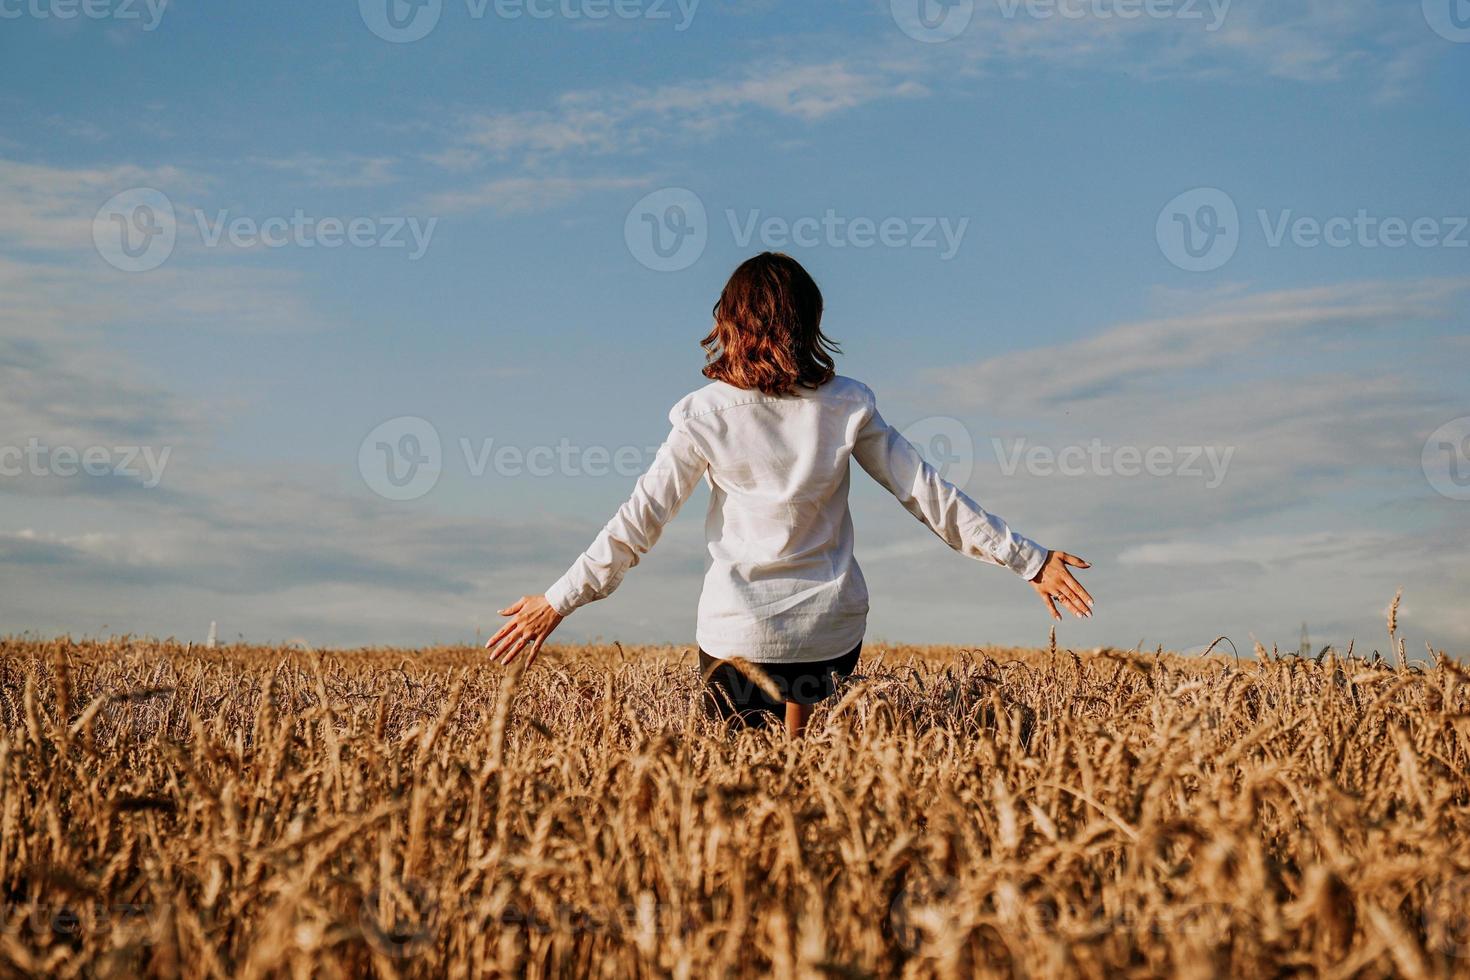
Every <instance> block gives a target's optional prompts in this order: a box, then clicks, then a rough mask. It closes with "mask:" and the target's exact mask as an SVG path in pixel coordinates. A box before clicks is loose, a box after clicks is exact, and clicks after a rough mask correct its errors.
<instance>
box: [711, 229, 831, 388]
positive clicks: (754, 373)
mask: <svg viewBox="0 0 1470 980" xmlns="http://www.w3.org/2000/svg"><path fill="white" fill-rule="evenodd" d="M700 345H701V346H702V347H703V348H704V350H705V354H706V356H707V358H708V363H706V364H705V366H704V376H705V377H707V378H710V379H712V380H714V381H724V382H725V383H727V384H731V385H734V386H735V387H737V388H746V389H755V390H758V391H761V392H764V393H765V394H767V395H789V394H792V393H793V392H795V391H796V389H797V387H798V386H799V387H803V388H818V387H820V386H822V385H824V384H826V383H827V382H828V381H831V380H832V376H833V375H834V374H835V373H836V364H835V363H834V362H833V360H832V355H833V354H834V353H839V350H838V347H837V345H836V344H835V343H833V342H832V341H831V340H830V339H828V338H827V337H826V336H825V335H824V334H823V333H822V291H821V290H820V289H818V288H817V284H816V283H815V282H814V281H813V280H812V277H811V276H810V275H808V274H807V271H806V270H805V269H803V268H802V267H801V264H800V263H798V262H797V261H796V260H795V259H793V258H792V257H791V256H789V255H782V254H781V253H779V252H762V253H761V254H760V255H757V256H755V257H754V258H751V259H747V260H745V261H744V262H742V263H741V264H740V268H738V269H736V270H735V274H734V275H732V276H731V277H730V281H729V282H727V283H725V289H724V291H723V292H721V293H720V300H719V302H718V303H716V304H715V326H714V329H713V330H711V331H710V332H709V336H707V337H705V338H704V339H703V340H702V341H700Z"/></svg>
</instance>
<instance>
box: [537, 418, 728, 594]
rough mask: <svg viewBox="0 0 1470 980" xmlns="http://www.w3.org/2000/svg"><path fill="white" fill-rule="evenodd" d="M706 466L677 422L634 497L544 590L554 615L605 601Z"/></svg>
mask: <svg viewBox="0 0 1470 980" xmlns="http://www.w3.org/2000/svg"><path fill="white" fill-rule="evenodd" d="M708 465H709V464H708V463H707V462H706V461H705V459H704V457H703V456H702V455H701V454H700V452H699V450H698V448H697V447H696V446H695V443H694V440H693V439H692V438H691V437H690V435H689V433H688V431H687V430H686V429H685V428H684V425H683V423H682V422H681V421H679V420H677V419H676V420H674V427H673V430H672V431H671V432H670V433H669V437H668V438H667V439H665V440H664V444H663V445H662V446H660V447H659V450H658V454H657V455H656V456H654V459H653V465H652V466H650V467H649V468H648V472H646V473H644V474H643V475H642V476H641V477H639V478H638V484H637V486H635V487H634V488H633V495H632V496H631V497H629V498H628V500H627V502H626V503H624V504H623V506H622V507H619V508H618V512H617V513H616V514H614V515H613V519H612V520H610V521H608V522H607V525H606V526H605V527H603V529H602V532H601V533H600V534H598V535H597V537H596V538H595V539H594V540H593V542H592V545H591V547H589V548H588V549H587V550H586V551H585V552H584V553H583V554H582V556H581V557H580V558H578V559H577V560H576V561H574V562H573V563H572V567H571V568H569V569H567V571H566V574H564V575H563V576H562V577H561V578H559V579H557V580H556V582H555V583H554V584H553V585H552V586H551V588H549V589H547V590H546V601H547V602H549V603H551V608H553V609H555V610H556V611H557V613H558V614H559V615H562V616H566V615H569V614H570V613H571V612H572V611H573V610H574V609H577V608H578V607H580V606H584V605H586V604H587V603H589V602H593V601H596V600H597V599H605V598H607V597H608V596H609V595H611V594H612V593H613V590H614V589H616V588H617V587H618V585H619V584H620V583H621V582H622V581H623V576H624V575H625V574H627V571H628V569H630V568H632V567H633V566H634V565H636V564H638V561H639V559H640V558H641V557H642V556H643V555H645V554H647V553H648V551H649V549H651V548H652V547H653V546H654V545H655V544H657V543H658V539H659V535H661V534H662V533H663V529H664V525H665V524H667V523H668V522H669V521H671V520H673V519H674V515H675V514H677V513H679V508H680V507H682V506H684V502H685V501H686V500H688V499H689V495H690V494H691V493H693V492H694V487H695V485H696V484H698V483H699V480H700V478H701V477H703V475H704V471H705V469H706V467H707V466H708Z"/></svg>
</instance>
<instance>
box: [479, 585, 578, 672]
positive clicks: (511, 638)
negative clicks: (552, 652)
mask: <svg viewBox="0 0 1470 980" xmlns="http://www.w3.org/2000/svg"><path fill="white" fill-rule="evenodd" d="M500 615H502V616H509V617H510V620H509V622H507V623H506V624H505V625H504V626H502V627H500V629H499V630H497V631H496V633H495V635H494V636H492V637H490V639H489V640H487V641H485V649H486V650H489V651H490V659H491V660H493V661H495V662H496V663H499V664H510V663H512V662H514V661H515V659H516V657H518V656H520V654H521V651H522V650H524V649H525V648H526V647H528V646H529V647H530V648H531V653H530V655H529V656H528V657H527V658H526V666H527V667H529V666H531V665H532V664H533V663H535V662H536V654H538V653H540V652H541V644H543V643H545V642H546V638H547V637H548V636H550V635H551V632H552V630H554V629H556V628H557V627H558V626H560V625H561V621H562V618H563V617H561V616H559V615H557V612H556V610H555V609H552V608H551V603H549V602H547V601H546V596H544V595H526V596H521V597H520V599H518V600H517V601H515V602H513V603H511V605H510V606H509V608H506V609H502V610H500Z"/></svg>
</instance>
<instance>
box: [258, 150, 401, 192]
mask: <svg viewBox="0 0 1470 980" xmlns="http://www.w3.org/2000/svg"><path fill="white" fill-rule="evenodd" d="M251 162H252V163H254V164H257V165H259V166H263V167H269V168H270V169H272V170H276V171H279V172H281V173H284V174H287V175H290V176H293V177H296V178H298V179H300V180H302V181H304V182H305V183H307V184H310V185H312V186H315V187H337V188H359V187H365V188H377V187H384V186H386V185H388V184H392V183H394V182H395V181H396V180H398V174H397V161H396V160H395V159H394V158H392V157H387V156H357V155H351V154H348V155H342V156H319V155H316V154H310V153H298V154H295V155H293V156H287V157H252V158H251Z"/></svg>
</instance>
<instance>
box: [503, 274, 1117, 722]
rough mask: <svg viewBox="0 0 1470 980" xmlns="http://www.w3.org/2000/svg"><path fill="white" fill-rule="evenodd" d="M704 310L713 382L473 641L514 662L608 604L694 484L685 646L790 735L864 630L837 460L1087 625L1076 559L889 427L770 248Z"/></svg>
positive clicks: (712, 686)
mask: <svg viewBox="0 0 1470 980" xmlns="http://www.w3.org/2000/svg"><path fill="white" fill-rule="evenodd" d="M714 314H715V325H714V329H713V330H712V331H710V334H709V336H707V337H705V338H704V340H703V341H701V344H702V346H703V347H704V349H705V352H706V354H707V364H706V365H705V368H704V375H705V377H707V378H710V379H711V383H710V384H708V385H706V386H705V387H703V388H701V389H699V390H698V391H696V392H694V393H692V394H690V395H687V396H685V397H684V398H683V399H682V400H681V401H680V402H679V403H678V404H677V405H675V406H674V408H673V409H672V411H670V412H669V421H670V423H671V424H672V426H673V429H672V431H671V432H670V433H669V437H668V439H667V440H666V441H665V442H664V444H663V445H662V446H661V447H660V448H659V451H658V455H657V456H656V457H655V459H654V462H653V465H652V467H650V469H649V471H648V472H647V473H645V474H644V475H643V476H642V477H641V478H640V479H639V481H638V485H637V487H636V488H635V489H634V491H633V496H632V497H631V498H630V499H629V500H628V502H627V503H625V504H623V506H622V508H621V509H619V511H618V513H617V514H616V515H615V516H614V517H613V519H612V520H611V521H610V522H608V524H607V526H606V527H604V528H603V529H602V533H601V534H599V535H598V536H597V539H596V540H595V541H593V542H592V546H591V547H590V548H588V549H587V552H586V553H585V554H583V555H582V556H581V557H580V558H578V559H577V560H576V561H575V562H574V563H573V564H572V567H571V568H569V569H568V570H567V572H566V574H565V575H563V576H562V577H561V578H560V579H558V580H557V581H556V582H555V583H554V584H553V585H552V586H551V588H550V589H548V590H547V591H546V594H545V595H536V596H523V597H522V598H521V599H520V601H518V602H516V603H514V604H513V605H511V606H510V607H509V608H508V609H502V610H501V611H500V614H501V615H502V616H508V617H510V618H509V620H508V621H507V622H506V623H505V625H504V626H502V627H501V628H500V630H499V631H497V632H496V634H495V635H494V636H492V637H491V638H490V640H489V642H488V643H486V644H485V646H486V648H487V649H489V650H491V651H492V653H491V659H492V660H495V661H497V662H499V663H503V664H509V663H511V662H512V661H514V660H515V658H516V657H517V656H518V655H519V654H520V652H521V651H522V650H525V649H529V650H530V653H529V658H530V660H534V659H535V657H536V654H537V653H538V652H539V651H540V650H541V646H542V644H544V643H545V642H546V638H547V637H548V636H550V635H551V633H552V631H553V630H555V629H556V627H557V626H558V625H559V624H560V623H561V621H562V619H563V618H565V617H566V616H568V615H570V614H571V613H572V611H573V610H575V609H576V608H578V607H579V606H582V605H585V604H586V603H588V602H592V601H594V600H596V599H603V598H606V597H607V596H608V595H610V594H611V593H612V591H613V590H614V589H616V588H617V587H618V583H619V582H621V581H622V579H623V575H624V573H626V572H627V570H628V569H629V568H631V567H633V566H634V565H636V564H638V559H639V558H640V556H642V555H644V554H645V553H647V552H648V550H649V549H650V548H652V547H653V546H654V544H655V543H656V542H657V541H658V537H659V534H660V533H661V531H662V530H663V527H664V525H665V524H667V523H668V522H669V521H670V520H672V519H673V517H674V515H675V514H677V513H678V512H679V508H680V507H681V506H682V505H683V504H684V501H686V500H688V499H689V494H690V493H691V492H692V491H693V490H694V486H695V484H696V483H698V482H699V481H700V479H701V478H703V479H704V480H706V481H707V482H708V483H709V487H710V502H709V513H708V516H707V517H706V519H705V538H706V541H707V544H708V550H709V570H708V571H707V572H706V574H705V578H704V591H703V593H702V594H701V596H700V600H699V625H698V629H697V631H696V639H697V641H698V643H699V648H700V665H701V667H702V668H703V671H704V677H705V684H706V702H707V704H709V705H710V707H711V709H712V710H714V711H716V712H717V713H718V714H719V715H720V716H721V717H724V718H728V719H731V720H733V721H736V722H737V723H741V724H745V723H757V724H763V723H764V722H766V721H767V720H770V719H772V718H774V717H775V715H776V713H777V712H780V711H784V715H785V720H786V728H787V730H788V732H790V733H791V734H792V735H793V736H794V735H799V734H800V733H801V731H802V729H803V728H804V727H805V725H806V721H807V718H808V717H809V716H810V714H811V709H812V706H813V705H814V704H817V703H819V702H820V701H822V700H824V699H825V698H827V697H829V696H831V694H832V692H833V690H834V679H833V678H834V675H837V676H841V677H845V676H847V675H848V674H850V673H852V670H853V668H854V667H855V666H856V665H857V658H858V651H859V650H860V649H861V647H862V639H863V631H864V628H865V626H866V622H867V613H868V591H867V587H866V586H865V585H864V583H863V576H862V572H861V571H860V570H859V569H858V565H857V562H856V561H855V560H854V559H853V554H852V542H853V532H852V517H851V515H850V514H849V513H848V507H847V488H848V475H849V473H848V470H849V467H848V461H849V459H855V460H857V462H858V465H860V466H861V467H862V468H863V469H864V470H866V471H867V472H868V474H869V475H870V476H872V477H873V479H875V480H877V481H878V482H879V483H880V484H882V485H883V486H884V487H885V488H886V489H887V490H888V491H889V492H891V493H892V494H893V495H894V496H895V497H897V498H898V500H899V502H900V503H902V504H903V505H904V507H905V508H906V509H907V510H908V511H909V513H911V514H913V515H914V516H915V517H917V518H918V519H919V520H921V521H923V522H924V523H925V524H926V525H928V527H929V528H930V529H931V530H933V531H934V533H935V534H937V535H939V537H940V538H942V539H943V540H944V542H945V544H948V545H949V546H950V547H951V548H953V549H955V550H956V551H959V552H960V553H962V554H965V555H968V556H969V557H971V558H976V559H979V560H981V561H986V562H992V563H994V564H997V565H1004V566H1006V567H1007V568H1009V569H1011V570H1012V571H1013V572H1016V573H1017V574H1019V575H1021V576H1022V577H1023V578H1025V579H1026V580H1027V581H1029V582H1030V583H1031V585H1032V586H1033V587H1034V588H1035V589H1036V591H1037V592H1038V593H1040V595H1041V598H1042V600H1043V601H1044V602H1045V603H1046V605H1047V607H1048V608H1049V609H1050V610H1051V615H1052V617H1053V618H1054V619H1060V618H1061V614H1060V613H1059V612H1058V611H1057V603H1058V602H1060V603H1061V604H1062V606H1064V607H1065V608H1067V609H1070V610H1071V611H1072V613H1073V614H1075V615H1076V616H1079V617H1086V616H1090V615H1091V610H1092V605H1093V601H1092V596H1090V595H1088V593H1087V590H1086V589H1084V588H1083V587H1082V586H1081V584H1080V583H1078V581H1077V580H1076V579H1075V578H1074V577H1073V576H1072V573H1071V571H1070V570H1069V569H1068V567H1067V566H1069V565H1072V566H1076V567H1078V568H1087V567H1089V566H1088V563H1087V562H1085V561H1082V560H1081V559H1080V558H1075V557H1073V556H1071V555H1068V554H1064V553H1062V552H1059V551H1052V552H1048V551H1047V550H1046V549H1044V548H1041V547H1039V546H1038V545H1037V544H1035V543H1034V542H1032V541H1029V540H1027V539H1026V538H1023V537H1022V536H1021V535H1019V534H1015V533H1013V532H1012V531H1011V530H1010V529H1009V528H1008V527H1006V525H1005V522H1004V521H1002V520H1001V519H1000V518H998V517H996V516H995V515H993V514H989V513H986V511H984V510H983V509H981V507H980V505H979V504H977V503H975V502H974V501H973V500H971V499H970V498H969V497H967V496H965V494H964V493H962V492H961V491H960V490H959V489H958V488H957V487H955V486H953V485H952V484H950V483H947V482H946V481H945V480H943V479H942V478H940V476H939V474H938V473H936V472H935V471H934V469H933V467H931V466H929V465H928V464H927V463H925V462H924V460H923V458H922V457H921V456H920V455H919V453H918V451H917V450H916V449H915V448H914V447H913V445H912V444H910V443H909V442H908V440H906V439H904V437H903V436H901V435H899V433H898V432H896V431H894V430H893V429H892V428H890V427H889V426H888V423H886V422H884V421H883V417H882V416H881V415H879V414H878V409H877V406H876V404H875V402H874V398H873V393H872V392H871V391H869V390H868V388H867V387H866V386H865V385H863V384H861V383H859V382H857V381H853V380H852V379H850V378H844V377H840V376H838V375H837V374H836V372H835V370H834V367H835V365H834V363H833V360H832V354H834V353H837V352H838V348H837V345H836V344H834V343H833V342H832V341H831V340H829V339H828V338H827V337H826V336H825V335H824V334H823V333H822V330H821V322H822V294H821V291H820V290H818V289H817V284H816V283H815V282H813V281H812V278H811V276H809V275H807V272H806V270H805V269H803V268H802V267H801V266H800V265H799V264H798V263H797V262H796V260H795V259H792V258H790V257H789V256H786V255H780V254H776V253H771V252H766V253H764V254H762V255H757V256H756V257H755V258H753V259H749V260H748V261H746V262H745V263H744V264H742V265H741V266H740V268H738V269H736V270H735V274H734V275H733V276H731V277H730V281H729V282H728V283H727V284H726V285H725V289H724V291H723V292H722V293H721V294H720V300H719V302H718V303H716V304H715V309H714ZM736 657H738V658H741V659H743V660H744V661H747V662H751V663H754V664H756V665H757V666H758V667H759V668H760V670H761V671H762V672H764V674H766V675H767V676H768V677H769V678H770V680H771V681H773V682H774V684H775V687H776V690H777V692H778V693H779V695H780V697H779V698H773V697H770V696H769V695H768V694H766V693H765V692H764V691H762V690H761V686H760V685H759V684H757V683H756V682H755V681H754V680H753V679H751V678H750V677H748V676H747V673H746V672H743V671H741V670H740V669H739V668H740V666H741V664H739V663H738V662H737V663H728V662H727V661H728V660H729V659H730V658H736Z"/></svg>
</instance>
